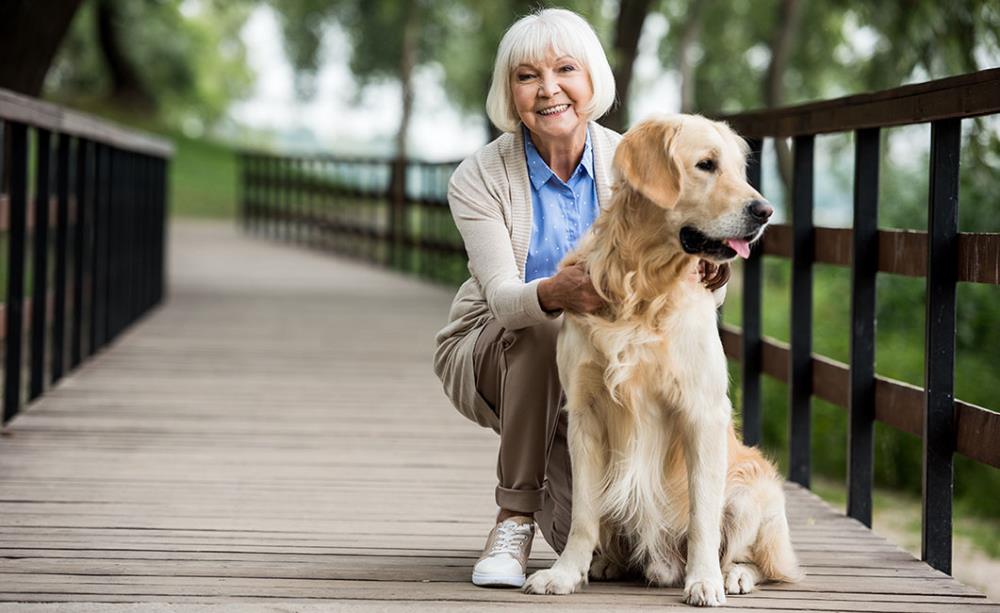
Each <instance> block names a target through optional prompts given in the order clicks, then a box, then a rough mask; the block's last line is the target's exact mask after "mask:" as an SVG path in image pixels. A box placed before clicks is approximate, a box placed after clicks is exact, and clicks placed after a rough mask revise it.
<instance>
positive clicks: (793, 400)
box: [788, 135, 815, 487]
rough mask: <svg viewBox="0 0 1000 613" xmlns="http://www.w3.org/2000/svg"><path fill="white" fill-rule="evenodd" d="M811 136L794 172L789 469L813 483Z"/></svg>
mask: <svg viewBox="0 0 1000 613" xmlns="http://www.w3.org/2000/svg"><path fill="white" fill-rule="evenodd" d="M814 140H815V139H814V137H813V136H812V135H806V136H796V137H795V147H794V149H795V152H794V156H795V160H794V171H793V172H794V174H793V177H792V309H791V351H790V354H789V356H790V364H789V384H790V385H789V406H788V416H789V428H788V431H789V441H788V448H789V463H788V466H789V474H788V478H789V479H790V480H791V481H794V482H795V483H798V484H800V485H802V486H805V487H809V480H810V473H811V467H810V463H811V462H810V444H811V438H812V436H811V435H812V427H811V424H810V422H811V415H810V413H811V402H812V286H813V282H812V277H813V273H812V265H813V259H814V249H815V245H814V235H815V232H814V230H813V145H814Z"/></svg>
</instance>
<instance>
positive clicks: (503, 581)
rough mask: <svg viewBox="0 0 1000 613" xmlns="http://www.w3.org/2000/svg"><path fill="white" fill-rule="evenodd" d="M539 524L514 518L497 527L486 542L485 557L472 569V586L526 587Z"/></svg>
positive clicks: (528, 519)
mask: <svg viewBox="0 0 1000 613" xmlns="http://www.w3.org/2000/svg"><path fill="white" fill-rule="evenodd" d="M534 537H535V520H533V519H532V518H530V517H521V516H518V517H510V518H508V519H505V520H504V521H502V522H500V523H499V524H497V525H496V526H494V527H493V530H491V531H490V535H489V536H488V537H487V538H486V546H485V547H484V548H483V555H481V556H480V557H479V560H478V561H477V562H476V565H475V566H474V567H473V568H472V582H473V583H475V584H476V585H480V586H492V587H521V586H522V585H524V574H525V569H526V568H527V566H528V555H529V554H531V540H532V539H533V538H534Z"/></svg>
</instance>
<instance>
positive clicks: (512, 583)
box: [472, 571, 525, 587]
mask: <svg viewBox="0 0 1000 613" xmlns="http://www.w3.org/2000/svg"><path fill="white" fill-rule="evenodd" d="M524 579H525V577H524V575H506V576H504V575H499V576H498V575H489V574H485V573H484V574H480V573H477V572H475V571H473V573H472V583H474V584H475V585H478V586H479V587H523V586H524Z"/></svg>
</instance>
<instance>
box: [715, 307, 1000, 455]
mask: <svg viewBox="0 0 1000 613" xmlns="http://www.w3.org/2000/svg"><path fill="white" fill-rule="evenodd" d="M719 333H720V335H721V337H722V347H723V350H724V351H725V352H726V357H728V358H729V359H731V360H739V359H740V352H739V342H740V333H739V328H737V327H735V326H730V325H728V324H723V325H722V326H720V327H719ZM761 342H762V344H763V356H764V357H763V371H764V373H766V374H768V375H770V376H771V377H774V378H775V379H777V380H779V381H785V382H787V381H788V344H787V343H784V342H782V341H779V340H776V339H774V338H771V337H766V336H765V337H763V339H762V341H761ZM812 360H813V363H812V375H813V377H812V385H813V393H814V394H815V395H816V396H817V397H819V398H822V399H823V400H826V401H827V402H829V403H831V404H833V405H835V406H838V407H841V408H846V407H847V399H848V391H849V387H848V383H849V377H850V370H849V367H848V366H847V365H846V364H844V363H843V362H838V361H836V360H832V359H830V358H827V357H826V356H822V355H818V354H812ZM923 403H924V390H923V389H922V388H920V387H917V386H915V385H911V384H909V383H904V382H902V381H897V380H895V379H889V378H887V377H878V376H877V377H875V421H880V422H882V423H884V424H887V425H890V426H892V427H893V428H896V429H897V430H901V431H903V432H906V433H908V434H912V435H914V436H917V437H920V436H922V434H923ZM954 405H955V424H956V425H955V451H957V452H958V453H961V454H962V455H964V456H966V457H969V458H972V459H974V460H977V461H979V462H982V463H983V464H988V465H990V466H993V467H997V468H1000V445H996V444H994V441H996V440H998V439H1000V413H997V412H996V411H991V410H989V409H987V408H984V407H980V406H977V405H974V404H972V403H969V402H964V401H962V400H955V401H954Z"/></svg>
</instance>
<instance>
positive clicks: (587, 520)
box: [524, 409, 604, 594]
mask: <svg viewBox="0 0 1000 613" xmlns="http://www.w3.org/2000/svg"><path fill="white" fill-rule="evenodd" d="M597 427H598V425H597V422H596V420H595V419H594V418H593V416H592V415H591V414H590V412H589V409H587V410H583V411H572V412H570V417H569V424H568V428H569V432H568V433H567V438H568V443H569V455H570V459H571V460H572V462H573V513H572V518H571V520H570V528H569V536H568V537H567V539H566V547H565V548H564V549H563V552H562V554H561V555H560V556H559V559H557V560H556V561H555V563H554V564H553V565H552V568H550V569H548V570H540V571H538V572H536V573H534V574H533V575H531V577H529V578H528V581H527V582H526V583H525V584H524V591H525V592H528V593H529V594H572V593H573V592H575V591H576V590H578V589H579V588H580V587H582V586H583V585H584V584H585V583H586V582H587V572H588V571H589V570H590V562H591V559H592V558H593V556H594V548H595V547H596V546H597V542H598V538H599V536H600V532H599V531H600V511H599V510H598V508H597V506H596V503H597V499H598V495H599V489H600V479H601V469H602V466H601V462H602V458H603V457H604V453H603V452H602V449H601V446H600V441H599V440H598V436H597V432H598V430H597Z"/></svg>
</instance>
